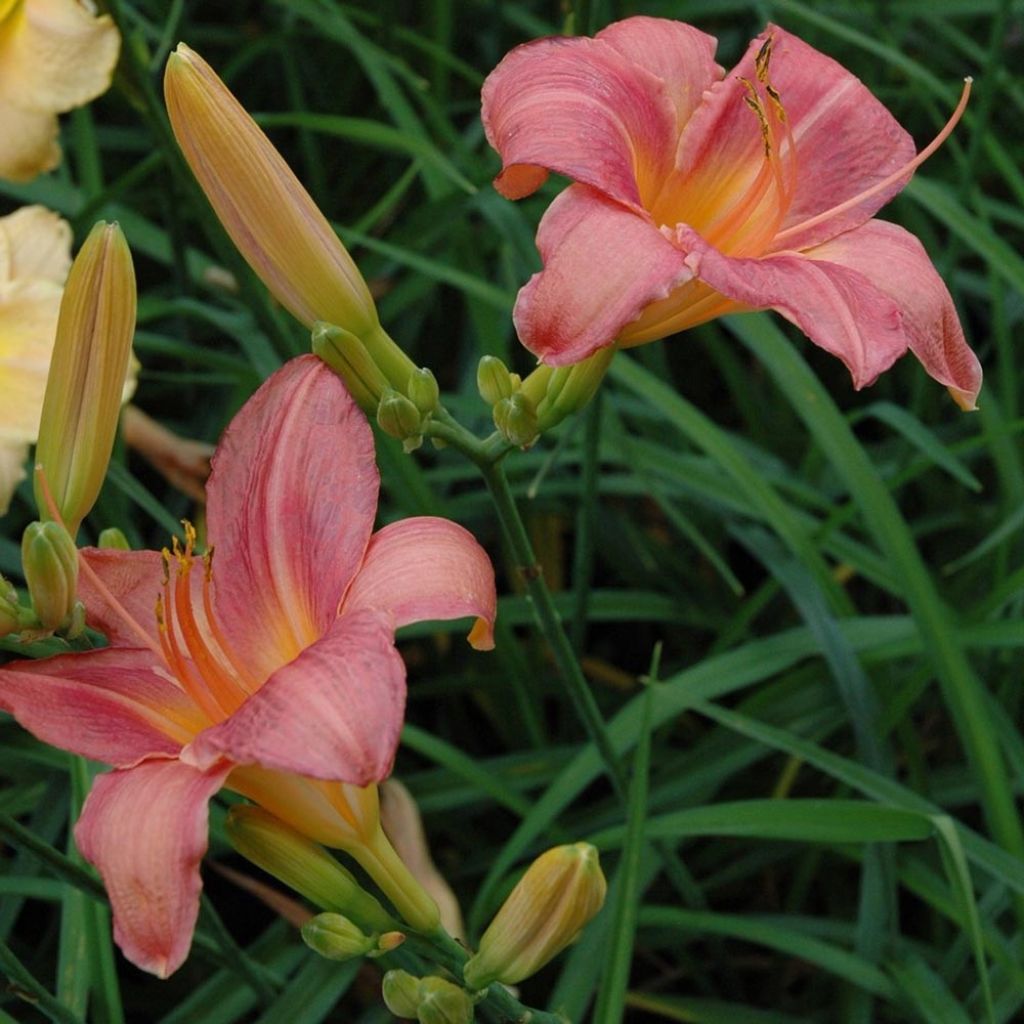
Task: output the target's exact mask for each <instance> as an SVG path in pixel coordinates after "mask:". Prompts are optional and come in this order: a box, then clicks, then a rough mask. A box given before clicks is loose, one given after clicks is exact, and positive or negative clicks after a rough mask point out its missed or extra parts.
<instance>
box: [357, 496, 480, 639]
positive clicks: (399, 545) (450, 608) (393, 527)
mask: <svg viewBox="0 0 1024 1024" xmlns="http://www.w3.org/2000/svg"><path fill="white" fill-rule="evenodd" d="M361 608H370V609H375V610H379V611H386V612H390V613H391V615H392V616H393V618H394V623H395V626H404V625H406V624H407V623H410V622H422V621H423V620H424V619H461V618H462V617H463V616H465V615H474V616H476V619H477V622H476V625H475V626H474V627H473V631H472V632H471V633H470V635H469V640H470V643H471V644H472V645H473V646H474V647H476V648H477V649H478V650H490V649H491V648H492V647H493V646H494V616H495V615H496V614H497V594H496V592H495V587H494V568H493V566H492V565H491V560H490V558H488V557H487V552H485V551H484V549H483V548H482V547H480V545H479V544H478V543H477V542H476V540H475V539H474V538H473V535H472V534H471V533H470V532H469V531H468V530H465V529H463V528H462V527H461V526H459V525H457V524H456V523H453V522H450V521H449V520H447V519H438V518H435V517H433V516H419V517H415V518H412V519H402V520H400V521H399V522H397V523H391V524H390V525H389V526H385V527H384V529H382V530H379V531H378V532H377V533H375V534H374V535H373V536H372V537H371V538H370V544H369V547H367V549H366V557H365V559H363V565H362V568H361V569H360V570H359V573H358V575H357V576H356V578H355V579H354V580H353V581H352V586H351V587H350V588H349V592H348V594H347V595H346V596H345V601H344V604H343V605H342V613H343V614H346V615H347V614H349V613H350V612H354V611H358V610H359V609H361Z"/></svg>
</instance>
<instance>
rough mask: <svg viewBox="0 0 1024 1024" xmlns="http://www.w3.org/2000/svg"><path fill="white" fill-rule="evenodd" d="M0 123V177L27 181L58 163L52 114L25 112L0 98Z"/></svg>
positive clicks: (55, 127)
mask: <svg viewBox="0 0 1024 1024" xmlns="http://www.w3.org/2000/svg"><path fill="white" fill-rule="evenodd" d="M0 66H2V62H0ZM0 123H2V124H3V126H4V130H3V132H2V133H0V178H6V179H7V180H8V181H29V180H31V179H32V178H34V177H35V176H36V175H37V174H42V173H43V172H44V171H52V170H53V169H54V167H56V166H57V164H59V163H60V145H59V144H58V143H57V133H58V125H57V115H56V114H50V113H46V112H45V111H44V112H42V113H40V112H39V111H36V110H25V109H24V108H23V107H21V106H20V105H19V104H18V103H16V102H13V101H12V100H10V99H8V98H7V97H6V96H3V95H0Z"/></svg>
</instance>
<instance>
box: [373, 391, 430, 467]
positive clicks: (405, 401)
mask: <svg viewBox="0 0 1024 1024" xmlns="http://www.w3.org/2000/svg"><path fill="white" fill-rule="evenodd" d="M377 423H378V424H379V425H380V428H381V430H383V431H384V433H385V434H390V435H391V437H397V438H398V440H399V441H401V442H402V447H403V448H404V449H405V450H406V451H407V452H411V451H415V450H416V449H417V448H419V446H420V445H421V444H422V443H423V417H422V416H421V415H420V411H419V409H417V408H416V405H415V404H414V403H413V401H412V399H409V398H406V397H405V395H403V394H399V392H397V391H396V390H395V389H394V388H388V389H387V391H385V392H384V395H383V397H382V398H381V400H380V405H379V406H378V407H377Z"/></svg>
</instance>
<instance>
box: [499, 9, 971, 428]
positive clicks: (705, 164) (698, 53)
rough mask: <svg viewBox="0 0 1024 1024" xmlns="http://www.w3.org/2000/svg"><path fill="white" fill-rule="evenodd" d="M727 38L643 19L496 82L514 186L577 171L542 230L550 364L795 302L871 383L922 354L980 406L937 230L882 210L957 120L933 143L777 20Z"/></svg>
mask: <svg viewBox="0 0 1024 1024" xmlns="http://www.w3.org/2000/svg"><path fill="white" fill-rule="evenodd" d="M715 45H716V44H715V40H714V39H713V38H712V37H711V36H708V35H705V34H704V33H703V32H700V31H698V30H697V29H695V28H693V27H691V26H689V25H685V24H682V23H680V22H675V21H667V20H662V19H658V18H647V17H636V18H630V19H628V20H626V21H621V22H617V23H616V24H613V25H610V26H609V27H608V28H606V29H604V30H603V31H602V32H599V33H598V34H597V36H595V37H594V38H593V39H586V38H574V39H566V38H552V39H541V40H538V41H536V42H532V43H527V44H526V45H524V46H520V47H518V48H517V49H515V50H513V51H511V52H510V53H509V54H508V55H507V56H506V57H505V58H504V60H502V62H501V63H500V64H499V65H498V66H497V67H496V68H495V69H494V71H492V72H491V74H490V75H489V76H488V78H487V80H486V82H485V83H484V87H483V114H482V116H483V122H484V128H485V130H486V132H487V138H488V140H489V141H490V143H491V145H492V146H493V147H494V148H495V149H496V150H497V151H498V152H499V154H500V155H501V157H502V161H503V170H502V172H501V174H500V175H499V176H498V178H497V179H495V185H496V187H497V188H498V190H499V191H500V192H501V193H502V194H503V195H505V196H507V197H508V198H510V199H518V198H520V197H522V196H526V195H529V194H530V193H532V192H534V191H535V190H536V189H537V188H539V187H540V185H541V184H542V183H543V182H544V180H545V179H546V177H547V174H548V171H555V172H557V173H558V174H562V175H565V176H567V177H569V178H571V179H572V180H573V181H574V184H572V185H571V186H570V187H569V188H568V189H566V190H565V191H564V192H563V193H561V195H559V196H558V198H557V199H556V200H555V201H554V202H553V203H552V204H551V206H550V207H549V209H548V210H547V212H546V213H545V215H544V218H543V219H542V221H541V224H540V227H539V229H538V232H537V247H538V249H539V250H540V254H541V257H542V259H543V262H544V269H543V270H542V271H541V272H540V273H539V274H536V275H534V277H533V278H532V279H531V280H530V281H529V282H528V283H527V284H526V286H525V287H524V288H523V289H522V290H521V291H520V293H519V297H518V299H517V302H516V307H515V312H514V318H515V323H516V328H517V330H518V332H519V337H520V338H521V340H522V341H523V344H524V345H526V347H527V348H528V349H530V351H531V352H533V353H535V354H536V355H537V356H539V357H540V358H541V360H542V361H544V362H546V363H550V364H552V365H555V366H561V365H565V364H569V363H575V362H578V361H579V360H581V359H584V358H586V357H587V356H589V355H591V354H593V353H594V352H595V351H596V350H597V349H599V348H602V347H604V346H606V345H610V344H612V343H614V342H618V344H619V345H620V346H623V347H628V346H632V345H639V344H642V343H643V342H647V341H653V340H655V339H657V338H663V337H666V336H667V335H669V334H674V333H675V332H677V331H680V330H683V329H684V328H687V327H693V326H695V325H696V324H699V323H703V322H704V321H707V320H710V319H712V318H714V317H717V316H721V315H722V314H724V313H729V312H737V311H743V310H751V309H775V310H777V311H778V312H780V313H781V314H782V315H783V316H784V317H786V319H788V320H790V321H792V322H793V323H794V324H796V325H797V326H798V327H799V328H800V329H801V330H802V331H803V332H804V333H805V334H807V335H808V337H810V339H811V340H812V341H814V342H815V343H816V344H818V345H820V346H821V347H822V348H824V349H826V350H827V351H829V352H831V353H832V354H833V355H836V356H838V357H839V359H841V360H842V361H843V362H844V363H845V364H846V366H847V367H848V369H849V370H850V373H851V374H852V376H853V383H854V386H855V387H858V388H860V387H863V386H865V385H867V384H870V383H872V382H873V381H874V380H875V378H876V377H877V376H878V375H879V374H880V373H881V372H883V371H884V370H886V369H888V368H889V367H890V366H891V365H892V364H893V362H894V361H895V360H896V359H897V358H899V356H901V355H902V354H903V353H904V352H905V351H906V350H907V349H908V348H909V349H910V350H911V351H912V352H913V353H914V354H915V355H916V356H917V358H918V359H919V360H920V361H921V362H922V364H923V365H924V367H925V369H926V370H927V371H928V373H929V374H931V376H932V377H934V378H935V379H936V380H938V381H940V382H941V383H942V384H945V385H946V387H948V388H949V390H950V392H951V394H952V395H953V397H954V398H955V399H956V401H957V402H958V403H959V404H960V405H961V407H963V408H965V409H970V408H973V407H974V404H975V399H976V397H977V394H978V390H979V388H980V386H981V368H980V366H979V364H978V361H977V359H976V358H975V356H974V353H973V352H971V350H970V348H968V346H967V343H966V341H965V340H964V336H963V331H962V330H961V327H960V323H959V320H958V319H957V315H956V311H955V309H954V307H953V302H952V300H951V298H950V296H949V293H948V291H947V290H946V287H945V285H944V284H943V283H942V281H941V280H940V278H939V276H938V274H937V273H936V271H935V268H934V267H933V266H932V264H931V261H930V260H929V259H928V256H927V254H926V253H925V251H924V248H923V247H922V245H921V243H920V242H919V241H918V240H917V238H915V237H914V236H913V235H911V234H910V233H909V232H907V231H905V230H904V229H903V228H900V227H897V226H896V225H894V224H889V223H886V222H884V221H880V220H875V219H872V218H873V215H874V214H875V213H876V211H877V210H878V209H880V208H881V207H882V206H883V205H884V204H885V203H886V202H888V201H889V200H890V199H891V198H892V197H893V196H894V195H896V194H897V193H898V192H899V191H900V190H901V189H902V188H903V187H904V186H905V185H906V183H907V181H909V179H910V175H911V173H912V172H913V170H914V168H915V167H916V166H917V165H918V164H919V163H920V162H921V161H922V160H923V159H924V158H925V157H926V156H927V155H929V154H930V153H931V152H932V151H933V149H934V148H935V147H936V146H937V145H938V144H939V143H940V142H941V141H942V139H944V138H945V136H946V134H948V132H949V131H951V130H952V127H953V125H954V124H955V122H956V120H958V119H959V115H960V113H961V112H962V109H963V105H964V103H965V102H966V91H965V96H964V98H963V99H962V100H961V104H960V107H958V110H957V113H956V114H955V115H954V117H953V118H952V119H951V121H950V124H949V125H947V127H946V129H944V132H943V133H942V134H941V135H940V137H939V139H937V140H936V141H935V143H933V144H932V146H929V147H928V148H927V149H926V150H925V151H923V152H922V153H921V154H919V155H917V156H915V152H914V144H913V140H912V139H911V138H910V136H909V135H908V134H907V133H906V132H905V131H904V130H903V129H902V128H901V127H900V126H899V124H897V122H896V121H895V120H894V118H893V117H892V115H891V114H890V113H889V112H888V111H887V110H886V109H885V107H884V106H883V105H882V104H881V103H880V102H879V101H878V100H877V99H875V97H874V96H873V95H872V94H871V93H870V92H869V91H868V89H867V88H866V87H865V86H864V85H863V83H861V82H860V80H859V79H857V78H855V77H854V76H853V75H852V74H850V73H849V72H848V71H846V70H845V69H844V68H843V67H842V66H841V65H839V64H837V63H836V62H835V61H834V60H832V59H830V58H829V57H826V56H825V55H824V54H822V53H819V52H818V51H817V50H815V49H813V48H812V47H810V46H808V45H807V44H806V43H804V42H802V41H801V40H800V39H798V38H797V37H796V36H793V35H791V34H790V33H788V32H786V31H785V30H783V29H781V28H778V27H776V26H769V27H768V28H767V29H766V31H765V32H764V33H763V34H762V35H760V36H758V37H757V38H756V39H754V40H753V41H752V42H751V44H750V47H749V49H748V50H747V52H746V54H745V55H744V57H743V59H742V60H741V61H740V62H739V64H738V65H737V66H736V67H735V68H734V69H733V70H732V71H731V72H729V74H727V75H724V76H723V72H722V69H721V68H720V67H719V66H718V65H717V64H716V63H715V61H714V51H715Z"/></svg>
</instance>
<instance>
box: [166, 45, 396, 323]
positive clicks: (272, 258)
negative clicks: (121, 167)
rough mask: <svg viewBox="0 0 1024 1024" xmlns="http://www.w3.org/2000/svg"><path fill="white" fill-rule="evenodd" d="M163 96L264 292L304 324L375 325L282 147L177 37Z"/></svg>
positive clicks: (363, 293) (364, 294)
mask: <svg viewBox="0 0 1024 1024" xmlns="http://www.w3.org/2000/svg"><path fill="white" fill-rule="evenodd" d="M164 97H165V99H166V101H167V113H168V115H169V116H170V119H171V127H172V128H173V130H174V135H175V138H176V139H177V140H178V145H179V146H180V147H181V151H182V153H184V155H185V159H186V160H187V161H188V164H189V166H190V167H191V168H192V173H193V174H194V175H195V176H196V179H197V180H198V182H199V184H200V185H201V186H202V189H203V191H204V192H205V193H206V198H207V199H209V200H210V205H211V206H212V207H213V209H214V211H215V212H216V214H217V216H218V218H219V219H220V222H221V223H222V224H223V225H224V228H225V230H226V231H227V233H228V234H229V235H230V236H231V239H232V241H233V242H234V243H235V245H236V246H237V247H238V250H239V252H241V254H242V255H243V256H244V257H245V259H246V261H247V262H248V264H249V266H251V267H252V269H253V270H254V271H255V272H256V274H257V275H258V276H259V277H260V279H261V280H262V281H263V283H264V284H265V285H266V286H267V288H269V289H270V291H271V293H272V294H273V295H274V297H275V298H276V299H277V300H278V302H280V303H281V305H283V306H284V307H285V309H287V310H288V311H289V312H290V313H291V314H292V315H293V316H294V317H296V318H297V319H298V320H300V321H301V322H302V323H303V324H305V325H306V326H307V327H312V326H313V324H314V323H315V322H316V321H317V320H326V321H328V322H329V323H332V324H338V325H339V326H342V327H344V328H345V329H346V330H348V331H351V332H352V333H353V334H356V335H360V336H361V335H363V334H364V333H366V332H368V331H370V330H372V329H373V328H374V327H376V325H377V310H376V307H375V306H374V304H373V299H372V298H371V296H370V291H369V289H368V288H367V287H366V282H365V281H364V280H363V276H362V274H360V273H359V269H358V268H357V267H356V265H355V263H354V262H353V260H352V257H351V256H350V255H349V254H348V251H347V250H346V249H345V247H344V246H343V245H342V244H341V241H340V239H339V238H338V236H337V235H336V234H335V233H334V229H333V228H332V227H331V225H330V224H329V223H328V222H327V219H326V218H325V217H324V215H323V214H322V213H321V212H320V211H319V210H318V209H317V206H316V204H315V203H314V202H313V200H312V198H311V197H310V195H309V193H308V192H307V191H306V190H305V189H304V188H303V187H302V185H301V184H300V183H299V180H298V178H296V177H295V175H294V174H293V173H292V171H291V169H290V168H289V167H288V165H287V164H286V163H285V161H284V159H283V158H282V157H281V154H280V153H278V151H277V150H276V149H275V148H274V146H273V145H272V144H271V142H270V140H269V139H268V138H267V137H266V135H264V133H263V131H262V129H260V128H259V126H258V125H257V124H256V122H255V121H253V119H252V118H251V117H250V116H249V115H248V114H247V113H246V111H245V109H244V108H243V107H242V105H241V104H240V103H239V102H238V100H236V99H235V97H234V96H233V95H232V94H231V92H230V90H229V89H228V88H227V86H226V85H225V84H224V83H223V82H222V81H221V80H220V78H218V77H217V74H216V73H215V72H214V70H213V69H212V68H211V67H210V66H209V64H207V63H206V61H204V60H203V58H202V57H200V56H199V54H197V53H196V52H195V51H193V50H190V49H189V48H188V47H187V46H186V45H185V44H184V43H179V44H178V48H177V49H176V50H175V51H174V53H172V54H171V56H170V57H169V58H168V60H167V69H166V71H165V73H164Z"/></svg>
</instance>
